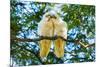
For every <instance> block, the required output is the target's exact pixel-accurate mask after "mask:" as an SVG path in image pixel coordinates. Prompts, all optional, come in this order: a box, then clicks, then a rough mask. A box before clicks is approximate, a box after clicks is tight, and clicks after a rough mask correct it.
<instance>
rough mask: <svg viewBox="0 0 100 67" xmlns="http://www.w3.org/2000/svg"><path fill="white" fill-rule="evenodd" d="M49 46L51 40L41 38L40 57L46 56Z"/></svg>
mask: <svg viewBox="0 0 100 67" xmlns="http://www.w3.org/2000/svg"><path fill="white" fill-rule="evenodd" d="M50 47H51V40H41V41H40V57H41V58H44V57H47V55H48V53H49V51H50Z"/></svg>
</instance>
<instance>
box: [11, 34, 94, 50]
mask: <svg viewBox="0 0 100 67" xmlns="http://www.w3.org/2000/svg"><path fill="white" fill-rule="evenodd" d="M58 38H61V39H63V40H64V41H66V42H75V43H77V44H79V45H81V46H82V47H84V48H87V47H91V46H94V44H91V45H88V44H87V45H85V44H84V43H82V42H81V41H80V40H73V39H71V40H69V39H65V38H63V37H61V36H54V37H47V36H39V37H37V38H34V39H29V38H18V37H14V36H12V37H11V41H20V42H37V41H41V40H44V39H46V40H56V39H58Z"/></svg>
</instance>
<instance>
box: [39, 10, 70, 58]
mask: <svg viewBox="0 0 100 67" xmlns="http://www.w3.org/2000/svg"><path fill="white" fill-rule="evenodd" d="M67 29H68V28H67V23H66V22H64V21H63V20H62V19H61V17H60V16H59V15H58V14H57V13H56V12H55V11H53V10H52V11H49V12H46V13H45V14H44V15H43V17H42V19H41V21H40V23H39V24H38V35H40V36H44V37H54V36H60V37H63V38H64V39H67ZM52 42H53V45H54V54H55V55H56V57H58V58H61V57H63V56H64V46H65V41H64V40H63V39H61V38H57V39H56V40H47V39H43V40H41V41H39V45H40V57H41V58H44V57H47V56H48V53H49V51H50V47H51V44H52Z"/></svg>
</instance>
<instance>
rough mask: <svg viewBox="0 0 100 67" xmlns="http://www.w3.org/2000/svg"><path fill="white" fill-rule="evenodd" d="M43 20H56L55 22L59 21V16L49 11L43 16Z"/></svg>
mask: <svg viewBox="0 0 100 67" xmlns="http://www.w3.org/2000/svg"><path fill="white" fill-rule="evenodd" d="M43 19H45V21H49V20H50V19H54V20H58V19H59V16H58V14H57V13H56V12H55V11H53V10H52V11H49V12H46V13H45V14H44V16H43Z"/></svg>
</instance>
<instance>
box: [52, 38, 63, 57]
mask: <svg viewBox="0 0 100 67" xmlns="http://www.w3.org/2000/svg"><path fill="white" fill-rule="evenodd" d="M64 46H65V41H64V40H62V39H61V38H58V39H56V40H55V41H54V47H55V48H54V50H55V55H56V56H57V57H58V58H61V57H63V56H64Z"/></svg>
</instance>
